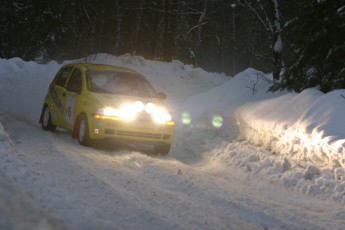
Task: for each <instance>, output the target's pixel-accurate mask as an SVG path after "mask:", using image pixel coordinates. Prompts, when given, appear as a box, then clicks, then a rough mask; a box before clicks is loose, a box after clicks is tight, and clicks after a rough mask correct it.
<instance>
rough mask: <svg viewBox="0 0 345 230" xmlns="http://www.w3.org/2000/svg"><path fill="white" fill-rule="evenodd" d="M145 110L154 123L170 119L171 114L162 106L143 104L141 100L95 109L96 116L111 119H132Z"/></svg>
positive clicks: (150, 103)
mask: <svg viewBox="0 0 345 230" xmlns="http://www.w3.org/2000/svg"><path fill="white" fill-rule="evenodd" d="M144 111H145V112H146V113H147V114H150V115H151V117H152V119H153V120H154V121H155V122H156V123H165V122H170V121H171V120H172V117H171V114H170V113H169V112H167V110H165V109H164V108H159V107H157V106H156V105H155V104H154V103H152V102H149V103H146V104H144V103H143V102H141V101H135V102H133V103H126V104H123V105H122V106H121V107H119V108H113V107H105V108H101V109H98V110H97V111H96V115H95V117H96V118H103V119H113V120H128V121H131V120H134V119H135V118H136V117H137V116H138V114H139V113H142V112H144Z"/></svg>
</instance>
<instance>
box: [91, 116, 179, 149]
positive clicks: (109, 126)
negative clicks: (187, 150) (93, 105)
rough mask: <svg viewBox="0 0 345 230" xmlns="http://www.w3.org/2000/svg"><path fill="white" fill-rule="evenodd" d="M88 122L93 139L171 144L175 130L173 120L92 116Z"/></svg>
mask: <svg viewBox="0 0 345 230" xmlns="http://www.w3.org/2000/svg"><path fill="white" fill-rule="evenodd" d="M89 123H90V125H89V135H90V138H92V139H95V140H101V139H114V140H116V141H119V142H133V143H145V144H171V143H172V140H173V135H174V131H175V123H174V122H166V123H164V124H158V123H155V122H154V121H152V120H148V119H146V120H139V119H138V120H133V121H126V120H120V119H112V118H110V117H108V118H107V117H95V116H94V117H92V118H91V121H90V122H89Z"/></svg>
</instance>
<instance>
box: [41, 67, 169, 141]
mask: <svg viewBox="0 0 345 230" xmlns="http://www.w3.org/2000/svg"><path fill="white" fill-rule="evenodd" d="M92 71H94V72H95V73H97V74H98V75H95V76H97V77H98V78H95V80H94V81H95V82H96V83H97V84H103V82H102V79H103V78H101V77H99V76H102V74H101V73H103V72H104V73H105V74H108V73H113V72H117V71H118V72H120V73H125V74H130V75H135V76H136V75H140V74H138V73H137V72H135V71H134V70H131V69H126V68H122V67H117V66H109V65H100V64H68V65H65V66H63V67H62V68H61V69H60V71H59V72H58V73H57V75H56V76H55V78H54V80H53V81H52V83H51V84H50V86H49V90H48V93H47V95H46V97H45V99H44V106H47V107H48V108H49V111H50V117H51V123H52V125H54V126H58V127H61V128H64V129H67V130H70V131H71V132H73V135H74V137H76V132H77V130H76V129H77V128H78V127H77V124H78V119H79V118H80V117H81V116H86V118H87V123H88V130H89V137H90V139H92V140H101V139H114V140H116V141H125V142H140V143H147V144H154V145H155V144H165V145H170V144H171V143H172V140H173V135H174V126H175V125H174V122H173V121H172V120H166V121H163V122H156V121H155V120H154V119H153V118H152V116H151V115H150V114H149V113H147V112H145V111H140V112H139V111H137V112H136V114H135V115H136V118H135V119H134V120H130V121H128V120H126V119H124V118H123V117H121V116H108V115H106V114H98V111H99V110H101V109H104V108H108V107H110V108H115V109H118V108H120V107H121V106H122V105H123V104H126V103H134V102H136V101H140V102H141V103H142V104H143V105H145V106H146V105H147V104H149V103H152V104H154V105H155V108H156V107H157V108H165V109H166V108H167V107H166V105H165V104H164V103H163V101H162V99H161V98H160V97H159V96H158V95H159V94H157V93H156V92H153V88H152V89H151V88H150V87H151V86H150V85H149V86H147V84H149V83H148V82H146V81H147V80H146V79H145V78H144V77H143V76H142V75H140V80H142V79H141V77H142V78H143V79H144V80H143V82H144V83H143V84H145V87H146V86H147V87H148V88H149V90H148V91H149V93H151V94H152V95H154V96H152V95H150V96H136V95H130V94H131V93H130V94H125V95H122V94H118V93H108V92H97V91H96V89H93V90H90V89H91V86H90V84H91V83H90V81H91V80H90V79H93V78H91V77H90V76H92V74H91V73H93V72H92ZM102 71H103V72H102ZM88 73H90V74H89V75H88ZM97 80H98V81H99V82H97ZM80 81H81V82H80ZM103 85H106V86H107V87H108V85H107V84H103ZM116 87H117V86H116ZM143 87H144V86H143ZM43 108H44V107H43ZM42 117H43V110H42V115H41V119H40V122H41V123H42V119H44V118H42Z"/></svg>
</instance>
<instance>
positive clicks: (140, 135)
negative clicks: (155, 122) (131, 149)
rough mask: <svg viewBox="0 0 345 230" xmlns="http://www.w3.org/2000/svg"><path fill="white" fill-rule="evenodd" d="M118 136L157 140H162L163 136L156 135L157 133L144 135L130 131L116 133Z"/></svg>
mask: <svg viewBox="0 0 345 230" xmlns="http://www.w3.org/2000/svg"><path fill="white" fill-rule="evenodd" d="M116 134H117V135H121V136H130V137H143V138H155V139H161V137H162V135H161V134H155V133H143V132H130V131H121V130H119V131H116Z"/></svg>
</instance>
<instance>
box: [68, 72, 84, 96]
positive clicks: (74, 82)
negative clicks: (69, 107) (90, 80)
mask: <svg viewBox="0 0 345 230" xmlns="http://www.w3.org/2000/svg"><path fill="white" fill-rule="evenodd" d="M81 88H82V77H81V71H80V70H79V69H78V68H75V69H74V70H73V72H72V75H71V77H70V78H69V81H68V84H67V90H68V91H71V92H75V93H77V94H80V93H81Z"/></svg>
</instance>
